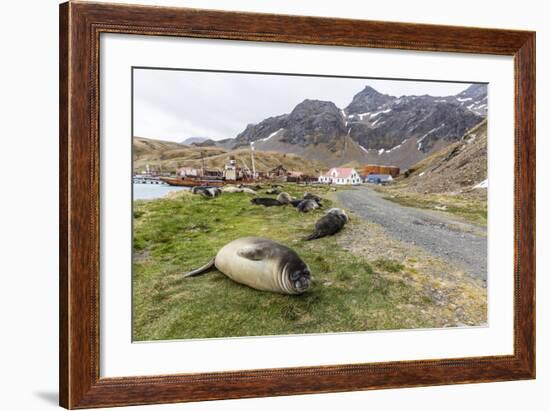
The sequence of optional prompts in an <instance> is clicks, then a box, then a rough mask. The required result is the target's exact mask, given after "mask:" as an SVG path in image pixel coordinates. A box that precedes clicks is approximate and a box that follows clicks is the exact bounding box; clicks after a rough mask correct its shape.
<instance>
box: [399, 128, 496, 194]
mask: <svg viewBox="0 0 550 411" xmlns="http://www.w3.org/2000/svg"><path fill="white" fill-rule="evenodd" d="M409 172H410V174H409V176H408V177H407V178H405V177H401V178H400V179H399V180H398V184H403V185H406V188H407V190H409V191H416V192H419V193H444V192H447V193H458V192H468V191H471V190H480V191H483V192H484V194H485V193H486V188H487V185H486V184H483V182H486V180H487V121H486V120H485V121H483V122H482V123H480V124H479V125H477V126H475V127H474V128H472V129H471V130H469V131H468V132H466V133H465V134H464V137H463V138H462V139H460V140H459V141H457V142H455V143H453V144H451V145H449V146H448V147H446V148H445V149H443V150H441V151H439V152H438V153H436V154H433V155H431V156H429V157H426V158H425V159H424V160H422V161H421V162H419V163H418V164H416V165H415V166H413V167H411V168H410V169H409ZM480 183H482V184H480ZM478 185H479V186H480V187H481V188H475V187H476V186H478Z"/></svg>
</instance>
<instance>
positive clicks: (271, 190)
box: [265, 188, 281, 194]
mask: <svg viewBox="0 0 550 411" xmlns="http://www.w3.org/2000/svg"><path fill="white" fill-rule="evenodd" d="M265 193H266V194H281V190H279V189H278V188H270V189H269V190H267V191H266V192H265Z"/></svg>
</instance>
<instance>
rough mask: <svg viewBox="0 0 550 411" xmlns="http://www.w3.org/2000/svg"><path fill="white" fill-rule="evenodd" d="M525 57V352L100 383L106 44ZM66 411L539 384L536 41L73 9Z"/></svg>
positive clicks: (332, 22) (63, 35)
mask: <svg viewBox="0 0 550 411" xmlns="http://www.w3.org/2000/svg"><path fill="white" fill-rule="evenodd" d="M102 33H125V34H135V35H155V36H174V37H199V38H208V39H229V40H245V41H246V40H254V41H270V42H285V43H300V44H316V45H332V46H354V47H368V48H386V49H404V50H420V51H436V52H461V53H482V54H494V55H504V56H513V58H514V65H515V66H514V71H515V103H514V110H515V199H514V208H515V221H514V226H515V239H514V249H515V254H514V273H515V274H514V285H515V288H514V289H515V295H514V353H513V355H506V356H487V357H475V358H460V359H441V360H422V361H404V362H403V361H399V362H384V363H372V364H353V365H346V364H338V365H334V366H315V367H297V368H283V369H269V370H265V369H262V370H242V371H237V372H212V373H200V374H178V375H164V376H154V377H147V376H145V377H124V378H100V373H99V352H100V349H101V347H100V339H99V299H100V295H99V253H100V250H99V244H100V241H99V230H100V221H99V167H100V165H99V122H100V118H99V48H100V46H101V45H100V34H102ZM59 47H60V90H59V91H60V118H59V121H60V260H59V261H60V277H59V285H60V374H59V375H60V377H59V380H60V388H59V389H60V405H61V406H63V407H66V408H70V409H73V408H91V407H107V406H124V405H137V404H153V403H174V402H183V401H201V400H215V399H225V398H247V397H261V396H275V395H293V394H305V393H321V392H338V391H354V390H367V389H382V388H399V387H415V386H425V385H442V384H463V383H476V382H490V381H505V380H520V379H532V378H534V377H535V33H534V32H528V31H513V30H496V29H484V28H466V27H449V26H435V25H421V24H405V23H388V22H379V21H359V20H346V19H331V18H316V17H298V16H280V15H269V14H253V13H232V12H221V11H207V10H196V9H185V8H168V7H152V6H151V7H150V6H130V5H113V4H97V3H96V4H94V3H87V2H84V3H81V2H69V3H64V4H62V5H61V6H60V43H59Z"/></svg>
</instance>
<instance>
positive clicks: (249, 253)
mask: <svg viewBox="0 0 550 411" xmlns="http://www.w3.org/2000/svg"><path fill="white" fill-rule="evenodd" d="M237 255H239V256H240V257H243V258H246V259H248V260H254V261H260V260H265V259H266V258H269V256H270V255H271V249H270V247H269V244H264V243H256V244H253V245H248V246H245V247H242V248H241V249H239V251H237Z"/></svg>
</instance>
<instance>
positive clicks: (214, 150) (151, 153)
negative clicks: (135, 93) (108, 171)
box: [133, 137, 326, 175]
mask: <svg viewBox="0 0 550 411" xmlns="http://www.w3.org/2000/svg"><path fill="white" fill-rule="evenodd" d="M133 147H134V171H135V172H141V171H143V170H145V167H146V165H147V164H149V166H150V167H152V168H154V169H157V170H158V169H159V168H160V167H161V166H162V170H163V171H169V172H173V171H175V170H177V169H178V168H180V167H184V166H185V167H196V168H198V167H202V164H203V161H204V165H205V166H206V167H207V168H219V169H223V167H224V166H225V164H226V163H227V162H228V161H229V158H230V156H233V157H234V158H235V159H236V160H237V164H239V165H240V166H241V167H248V168H250V169H252V160H251V157H250V150H248V149H244V148H243V149H237V150H232V151H229V150H226V149H224V148H221V147H197V146H195V145H185V144H180V143H173V142H167V141H161V140H152V139H147V138H143V137H134V139H133ZM254 163H255V167H256V170H257V171H269V170H272V169H273V168H275V167H277V166H279V165H282V166H283V167H285V168H286V169H287V170H291V171H302V172H304V173H307V174H310V175H318V174H319V173H320V172H321V171H324V170H325V169H326V167H325V166H324V165H323V164H322V163H320V162H318V161H311V160H307V159H305V158H303V157H301V156H299V155H296V154H291V153H289V154H287V153H280V152H264V151H255V152H254Z"/></svg>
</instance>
